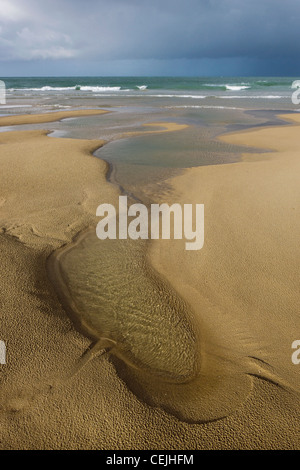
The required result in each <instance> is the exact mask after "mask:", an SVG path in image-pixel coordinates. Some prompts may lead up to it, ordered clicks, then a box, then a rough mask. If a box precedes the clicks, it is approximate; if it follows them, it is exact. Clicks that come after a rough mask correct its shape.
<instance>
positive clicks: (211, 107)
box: [165, 105, 244, 110]
mask: <svg viewBox="0 0 300 470" xmlns="http://www.w3.org/2000/svg"><path fill="white" fill-rule="evenodd" d="M165 107H166V108H169V109H173V108H176V109H178V108H188V109H190V108H191V109H193V108H195V109H240V110H243V109H244V108H236V107H233V106H205V105H203V106H199V105H182V106H165Z"/></svg>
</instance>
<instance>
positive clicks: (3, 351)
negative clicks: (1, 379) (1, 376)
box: [0, 340, 6, 365]
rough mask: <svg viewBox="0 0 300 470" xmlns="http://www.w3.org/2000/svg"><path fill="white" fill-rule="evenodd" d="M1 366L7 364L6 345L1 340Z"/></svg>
mask: <svg viewBox="0 0 300 470" xmlns="http://www.w3.org/2000/svg"><path fill="white" fill-rule="evenodd" d="M0 364H2V365H4V364H6V344H5V342H4V341H2V340H0Z"/></svg>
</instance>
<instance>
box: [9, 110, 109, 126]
mask: <svg viewBox="0 0 300 470" xmlns="http://www.w3.org/2000/svg"><path fill="white" fill-rule="evenodd" d="M108 112H109V111H105V110H103V109H79V110H77V111H55V112H53V113H44V114H19V115H14V116H2V117H0V126H17V125H22V124H42V123H44V122H55V121H61V120H62V119H67V118H74V117H84V116H95V115H97V114H106V113H108Z"/></svg>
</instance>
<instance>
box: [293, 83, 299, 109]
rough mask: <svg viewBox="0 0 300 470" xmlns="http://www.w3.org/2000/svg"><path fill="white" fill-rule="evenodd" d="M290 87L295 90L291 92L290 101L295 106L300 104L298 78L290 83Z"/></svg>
mask: <svg viewBox="0 0 300 470" xmlns="http://www.w3.org/2000/svg"><path fill="white" fill-rule="evenodd" d="M292 88H296V91H294V93H293V94H292V103H293V104H294V105H295V106H297V105H298V104H300V80H295V81H294V82H293V83H292Z"/></svg>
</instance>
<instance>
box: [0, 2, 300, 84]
mask: <svg viewBox="0 0 300 470" xmlns="http://www.w3.org/2000/svg"><path fill="white" fill-rule="evenodd" d="M299 31H300V0H0V75H1V76H3V77H5V76H10V75H19V76H30V75H41V76H42V75H287V76H296V75H297V74H298V75H299V74H300V61H299V57H300V55H299V52H300V32H299Z"/></svg>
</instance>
